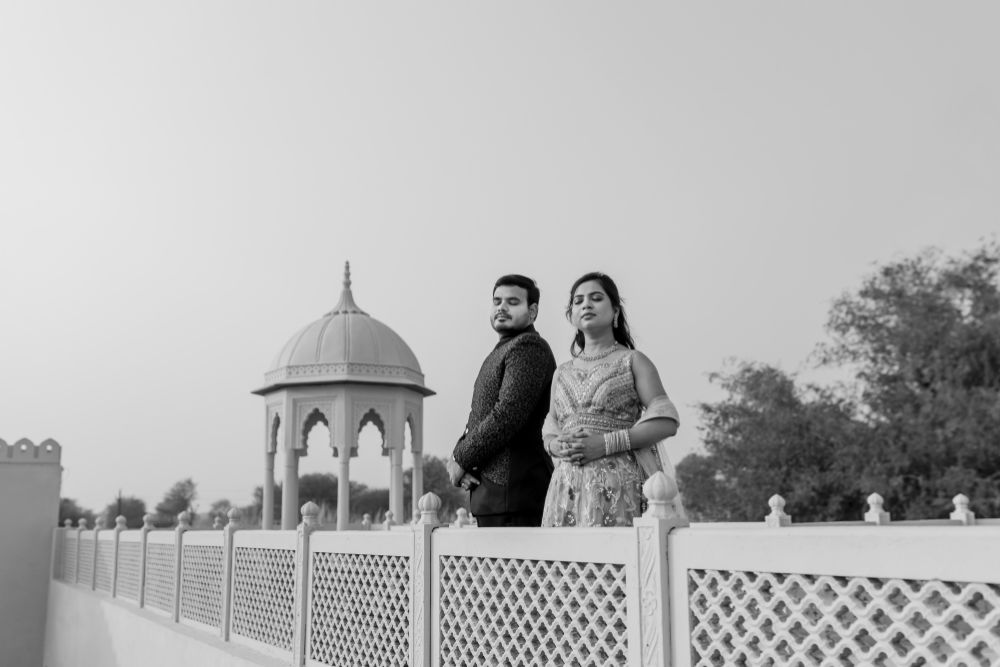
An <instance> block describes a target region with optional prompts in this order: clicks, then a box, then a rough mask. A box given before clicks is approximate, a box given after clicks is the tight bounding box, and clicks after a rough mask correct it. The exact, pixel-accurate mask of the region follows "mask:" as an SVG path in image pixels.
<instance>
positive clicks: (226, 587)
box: [215, 507, 242, 642]
mask: <svg viewBox="0 0 1000 667" xmlns="http://www.w3.org/2000/svg"><path fill="white" fill-rule="evenodd" d="M241 519H242V513H241V512H240V510H239V509H238V508H236V507H234V508H232V509H230V510H229V523H228V524H226V527H225V528H223V529H222V544H223V546H222V623H221V624H220V626H221V627H220V632H221V634H222V641H226V642H227V641H229V631H230V627H231V626H232V620H233V558H234V556H235V554H234V547H233V537H234V535H235V533H236V531H237V530H239V529H240V528H241V525H240V520H241ZM215 520H216V521H221V519H220V518H219V517H215Z"/></svg>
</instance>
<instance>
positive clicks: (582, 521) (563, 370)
mask: <svg viewBox="0 0 1000 667" xmlns="http://www.w3.org/2000/svg"><path fill="white" fill-rule="evenodd" d="M551 401H552V407H551V410H550V412H549V417H548V419H547V420H546V433H552V432H561V431H563V430H564V429H567V428H569V429H572V428H575V427H577V426H582V427H584V428H585V429H587V430H588V431H592V432H595V433H606V432H609V431H617V430H618V429H623V428H631V427H632V426H633V425H635V423H636V422H637V421H639V417H640V414H641V413H642V403H641V402H640V401H639V395H638V393H636V389H635V381H634V379H633V376H632V352H626V353H625V354H622V355H617V356H615V357H614V358H612V359H610V360H608V361H606V362H603V363H599V364H597V365H595V366H592V367H590V368H587V369H583V368H577V367H575V366H574V365H573V362H572V361H568V362H566V363H564V364H562V365H561V366H559V368H558V369H556V373H555V376H554V378H553V380H552V399H551ZM657 403H658V404H657V405H656V406H655V408H654V406H653V405H651V406H650V409H649V410H647V414H646V415H645V416H644V417H643V419H648V418H653V417H671V418H673V419H677V411H676V408H674V406H673V404H672V403H670V401H669V399H667V398H666V397H665V396H664V397H662V400H661V401H657ZM654 411H655V412H656V413H657V414H650V413H651V412H654ZM654 447H656V445H654ZM657 456H659V457H660V460H661V463H660V465H661V467H662V468H663V469H664V470H666V471H667V474H669V475H671V476H672V474H673V471H672V469H670V467H669V463H668V462H667V461H666V460H663V459H662V456H663V455H662V453H660V454H658V455H657ZM553 461H554V463H555V470H554V471H553V472H552V481H551V482H549V490H548V493H547V494H546V496H545V507H544V509H543V512H542V526H631V525H632V519H634V518H635V517H638V516H641V515H642V512H643V511H644V510H645V498H643V495H642V483H643V482H645V481H646V478H647V477H648V475H647V473H646V472H644V470H643V468H642V466H640V465H639V463H638V462H637V461H636V457H635V453H634V452H631V451H629V452H623V453H621V454H614V455H612V456H605V457H602V458H599V459H597V460H595V461H591V462H590V463H587V464H585V465H583V466H575V465H573V464H572V463H570V462H569V461H567V460H565V459H560V458H556V459H553ZM674 507H675V511H676V512H677V513H678V514H681V513H682V510H681V509H680V504H679V499H678V501H676V502H675V505H674Z"/></svg>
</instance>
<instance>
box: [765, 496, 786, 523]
mask: <svg viewBox="0 0 1000 667" xmlns="http://www.w3.org/2000/svg"><path fill="white" fill-rule="evenodd" d="M767 504H768V506H769V507H770V508H771V513H770V514H768V515H767V516H766V517H764V523H765V524H766V525H767V526H768V527H769V528H782V527H784V526H790V525H792V517H790V516H788V515H787V514H785V499H784V498H782V497H781V496H779V495H778V494H777V493H776V494H774V495H773V496H771V498H770V499H769V500H768V501H767Z"/></svg>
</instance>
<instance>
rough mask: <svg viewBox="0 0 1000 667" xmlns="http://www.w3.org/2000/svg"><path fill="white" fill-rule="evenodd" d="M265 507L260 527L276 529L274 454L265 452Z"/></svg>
mask: <svg viewBox="0 0 1000 667" xmlns="http://www.w3.org/2000/svg"><path fill="white" fill-rule="evenodd" d="M263 502H264V507H263V509H262V511H261V518H260V524H261V525H260V527H261V528H263V529H264V530H271V529H272V528H274V452H264V500H263Z"/></svg>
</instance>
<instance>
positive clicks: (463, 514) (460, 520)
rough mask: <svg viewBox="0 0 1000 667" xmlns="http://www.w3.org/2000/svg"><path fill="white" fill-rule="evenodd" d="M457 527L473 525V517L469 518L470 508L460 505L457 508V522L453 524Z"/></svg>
mask: <svg viewBox="0 0 1000 667" xmlns="http://www.w3.org/2000/svg"><path fill="white" fill-rule="evenodd" d="M451 525H452V526H454V527H455V528H463V527H464V526H471V525H472V519H470V518H469V510H467V509H465V508H464V507H459V508H458V509H457V510H455V522H454V523H453V524H451Z"/></svg>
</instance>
